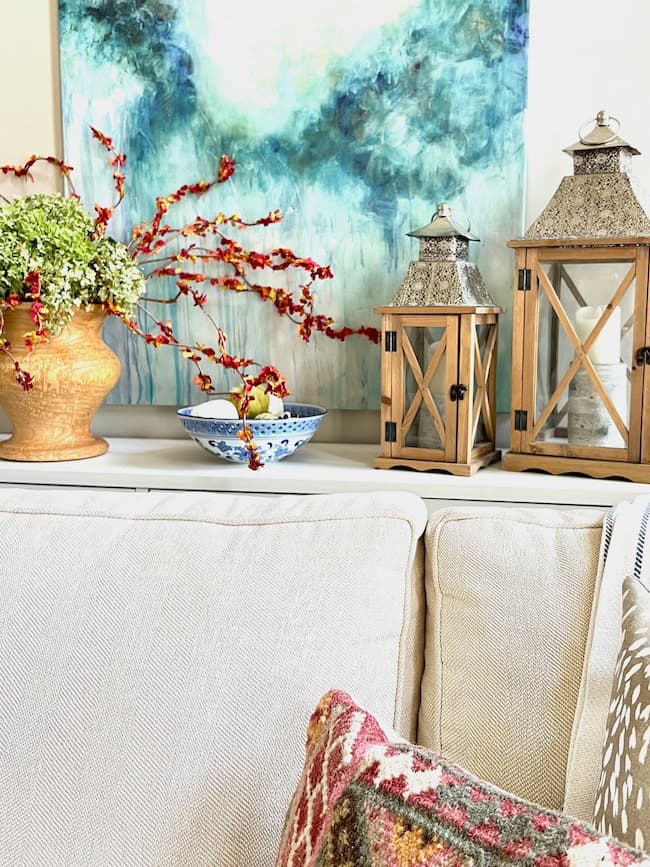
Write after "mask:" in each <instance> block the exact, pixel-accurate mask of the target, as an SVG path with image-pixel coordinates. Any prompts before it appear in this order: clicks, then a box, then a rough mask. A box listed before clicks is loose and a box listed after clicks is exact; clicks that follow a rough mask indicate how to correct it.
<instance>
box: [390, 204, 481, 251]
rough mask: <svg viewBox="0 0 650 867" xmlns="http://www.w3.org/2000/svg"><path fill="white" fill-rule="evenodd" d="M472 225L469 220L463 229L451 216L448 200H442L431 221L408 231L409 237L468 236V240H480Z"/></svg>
mask: <svg viewBox="0 0 650 867" xmlns="http://www.w3.org/2000/svg"><path fill="white" fill-rule="evenodd" d="M469 229H470V225H469V220H467V226H466V227H465V228H464V229H462V228H461V227H460V226H459V225H458V223H457V222H456V221H455V220H454V218H453V217H452V216H451V208H450V207H449V205H448V204H447V203H446V202H441V203H440V204H439V205H438V210H437V211H436V212H435V214H434V215H433V216H432V217H431V222H430V223H427V225H426V226H423V227H422V228H421V229H415V230H414V231H413V232H407V233H406V234H407V236H408V237H409V238H453V237H458V238H466V239H467V240H468V241H479V240H480V238H477V237H476V235H472V234H471V233H470V231H469Z"/></svg>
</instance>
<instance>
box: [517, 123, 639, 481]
mask: <svg viewBox="0 0 650 867" xmlns="http://www.w3.org/2000/svg"><path fill="white" fill-rule="evenodd" d="M613 127H615V128H613ZM583 129H584V128H583ZM582 132H583V130H581V135H580V139H579V141H578V142H576V144H574V145H572V146H571V147H569V148H567V149H566V152H567V153H569V154H570V155H571V156H572V157H573V163H574V174H573V175H571V176H568V177H565V178H564V179H563V181H562V183H561V184H560V186H559V188H558V190H557V192H556V193H555V195H554V196H553V198H552V199H551V201H550V202H549V204H548V205H547V206H546V208H545V210H544V211H543V212H542V214H541V215H540V217H539V218H538V219H537V220H535V222H534V223H533V224H532V225H531V227H530V228H529V229H528V231H527V232H526V235H525V238H524V240H522V241H510V242H509V246H511V247H513V248H514V249H515V251H516V252H515V285H514V309H513V344H512V346H513V351H512V355H513V362H512V438H511V451H510V452H509V453H508V454H507V455H506V456H505V458H504V466H505V468H506V469H508V470H525V469H531V468H533V469H540V470H546V471H548V472H551V473H569V472H579V473H584V474H586V475H590V476H595V477H608V476H616V477H621V478H624V479H630V480H633V481H640V482H650V369H649V368H648V364H650V305H648V248H649V247H650V217H648V214H647V213H646V210H645V207H644V205H643V204H642V203H643V199H644V194H643V192H642V191H641V190H640V189H639V188H638V186H637V184H636V183H635V181H634V179H633V178H632V177H631V176H630V175H629V173H628V172H629V164H630V161H631V158H632V157H633V156H634V155H635V154H638V153H639V151H637V150H636V149H635V148H633V147H631V146H630V145H629V144H628V143H627V142H625V141H624V140H623V139H622V138H620V136H619V135H618V122H617V121H615V119H614V118H609V117H608V116H607V114H606V113H605V112H599V114H598V116H597V117H596V119H595V123H594V125H593V129H591V132H589V133H588V134H586V135H582Z"/></svg>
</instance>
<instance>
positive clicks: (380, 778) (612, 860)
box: [276, 692, 650, 867]
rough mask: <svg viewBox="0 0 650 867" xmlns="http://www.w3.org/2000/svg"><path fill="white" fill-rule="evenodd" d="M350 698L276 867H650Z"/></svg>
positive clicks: (335, 707) (343, 699)
mask: <svg viewBox="0 0 650 867" xmlns="http://www.w3.org/2000/svg"><path fill="white" fill-rule="evenodd" d="M391 734H392V733H391V732H390V730H389V731H388V732H386V731H385V729H384V728H383V727H382V726H381V725H380V724H379V723H378V721H377V720H376V719H375V717H374V716H373V715H372V714H369V713H367V712H366V711H364V710H363V709H362V708H360V707H359V706H358V705H357V704H355V702H353V701H352V699H351V698H350V696H349V695H346V694H345V693H343V692H329V693H328V694H327V695H325V696H324V697H323V699H322V700H321V702H320V703H319V705H318V707H317V709H316V711H315V712H314V714H313V716H312V718H311V722H310V725H309V729H308V737H307V756H306V760H305V768H304V771H303V775H302V779H301V781H300V783H299V785H298V788H297V790H296V793H295V795H294V797H293V799H292V801H291V805H290V807H289V812H288V815H287V822H286V826H285V832H284V835H283V839H282V843H281V845H280V850H279V854H278V859H277V862H276V867H415V865H420V867H476V865H484V867H512V865H517V864H520V865H522V867H638V865H641V864H643V865H644V867H648V865H650V861H648V860H647V859H646V858H645V856H644V855H643V854H642V853H640V852H637V851H634V850H632V849H629V848H628V847H627V846H625V845H624V844H621V843H619V842H617V841H615V840H613V839H611V838H607V837H603V836H601V835H600V834H599V833H598V832H597V831H596V829H595V828H594V827H593V826H590V825H586V824H584V823H582V822H579V821H577V820H575V819H572V818H570V817H568V816H564V815H562V814H561V813H558V812H554V811H551V810H546V809H543V808H541V807H538V806H536V805H535V804H530V803H528V802H526V801H523V800H521V799H520V798H517V797H515V796H513V795H511V794H508V793H507V792H504V791H502V790H501V789H497V788H495V787H494V786H492V785H490V784H489V783H485V782H483V781H482V780H478V779H477V778H476V777H474V776H473V775H472V774H468V773H467V771H465V770H464V769H463V768H461V767H460V766H459V765H456V764H454V763H452V762H449V761H448V760H446V759H444V758H442V757H440V756H438V755H436V754H435V753H433V752H429V751H427V750H424V749H422V748H421V747H416V746H412V745H411V744H408V743H404V742H400V741H398V742H395V741H394V740H393V739H392V737H391Z"/></svg>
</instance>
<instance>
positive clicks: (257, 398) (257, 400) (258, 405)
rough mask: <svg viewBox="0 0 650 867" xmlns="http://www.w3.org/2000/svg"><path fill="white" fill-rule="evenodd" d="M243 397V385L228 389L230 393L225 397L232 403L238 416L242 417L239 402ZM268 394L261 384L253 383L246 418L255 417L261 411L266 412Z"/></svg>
mask: <svg viewBox="0 0 650 867" xmlns="http://www.w3.org/2000/svg"><path fill="white" fill-rule="evenodd" d="M243 399H244V386H243V385H236V386H235V387H234V388H232V389H231V390H230V394H229V395H228V397H227V398H226V400H229V401H230V403H232V404H233V405H234V407H235V408H236V410H237V412H238V413H239V417H240V418H241V417H242V411H241V404H242V401H243ZM268 409H269V396H268V394H267V392H266V391H265V389H264V386H263V385H254V386H253V388H252V390H251V401H250V403H249V404H248V409H247V410H246V416H247V418H256V417H257V416H258V415H259V414H260V413H261V412H268Z"/></svg>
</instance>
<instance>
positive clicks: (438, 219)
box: [391, 202, 494, 307]
mask: <svg viewBox="0 0 650 867" xmlns="http://www.w3.org/2000/svg"><path fill="white" fill-rule="evenodd" d="M465 222H466V223H467V225H466V226H465V227H462V226H460V225H459V222H458V220H457V219H455V218H454V217H452V211H451V208H450V207H449V205H448V204H447V203H446V202H442V203H441V204H439V205H438V208H437V210H436V213H435V214H434V215H433V216H432V217H431V222H430V223H428V224H427V225H426V226H423V227H422V228H421V229H415V230H414V231H413V232H407V235H408V236H409V237H411V238H419V239H420V258H419V260H418V261H416V262H411V263H410V264H409V269H408V273H407V275H406V277H405V278H404V280H403V282H402V285H401V286H400V288H399V289H398V290H397V294H396V295H395V297H394V298H393V300H392V302H391V305H392V306H394V307H408V306H418V307H430V306H435V305H477V306H493V305H494V302H493V301H492V299H491V298H490V295H489V293H488V291H487V288H486V287H485V284H484V283H483V278H482V277H481V274H480V272H479V270H478V268H477V267H476V265H474V264H473V263H472V262H470V261H469V242H470V241H478V240H479V239H478V238H477V237H476V235H473V234H472V233H471V232H470V224H469V220H467V218H465Z"/></svg>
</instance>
